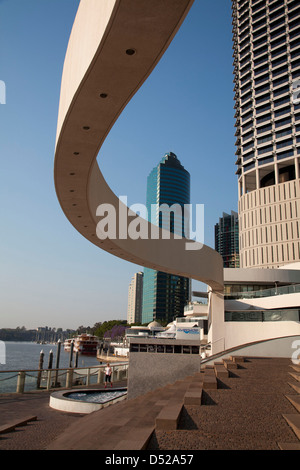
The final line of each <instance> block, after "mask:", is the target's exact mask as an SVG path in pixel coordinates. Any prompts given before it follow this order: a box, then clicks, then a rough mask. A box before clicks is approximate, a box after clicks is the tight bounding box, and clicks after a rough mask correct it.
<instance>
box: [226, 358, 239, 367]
mask: <svg viewBox="0 0 300 470" xmlns="http://www.w3.org/2000/svg"><path fill="white" fill-rule="evenodd" d="M223 364H224V366H225V367H226V369H228V370H232V369H237V368H238V365H237V363H236V362H233V361H232V360H231V359H223Z"/></svg>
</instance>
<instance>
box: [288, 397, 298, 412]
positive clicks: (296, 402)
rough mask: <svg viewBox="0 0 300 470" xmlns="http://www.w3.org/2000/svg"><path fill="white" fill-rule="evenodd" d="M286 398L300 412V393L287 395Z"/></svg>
mask: <svg viewBox="0 0 300 470" xmlns="http://www.w3.org/2000/svg"><path fill="white" fill-rule="evenodd" d="M286 398H287V399H288V400H289V401H290V402H291V404H292V405H293V406H294V407H295V408H296V410H297V411H299V412H300V395H286Z"/></svg>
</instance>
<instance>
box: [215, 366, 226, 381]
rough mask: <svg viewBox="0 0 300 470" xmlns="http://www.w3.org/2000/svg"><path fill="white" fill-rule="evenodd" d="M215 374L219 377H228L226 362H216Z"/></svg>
mask: <svg viewBox="0 0 300 470" xmlns="http://www.w3.org/2000/svg"><path fill="white" fill-rule="evenodd" d="M215 374H216V377H218V378H222V377H228V376H229V371H228V369H227V368H226V367H225V366H224V364H215Z"/></svg>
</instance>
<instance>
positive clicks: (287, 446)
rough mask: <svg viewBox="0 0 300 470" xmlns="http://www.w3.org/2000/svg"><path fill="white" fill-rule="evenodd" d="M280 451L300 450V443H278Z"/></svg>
mask: <svg viewBox="0 0 300 470" xmlns="http://www.w3.org/2000/svg"><path fill="white" fill-rule="evenodd" d="M278 447H279V449H280V450H300V442H285V443H282V442H278Z"/></svg>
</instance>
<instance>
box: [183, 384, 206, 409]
mask: <svg viewBox="0 0 300 470" xmlns="http://www.w3.org/2000/svg"><path fill="white" fill-rule="evenodd" d="M183 403H184V405H187V406H190V405H197V406H200V405H201V403H202V388H201V389H199V390H188V391H187V392H186V394H185V395H184V402H183Z"/></svg>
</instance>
